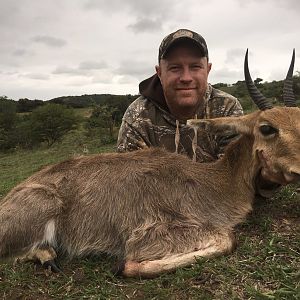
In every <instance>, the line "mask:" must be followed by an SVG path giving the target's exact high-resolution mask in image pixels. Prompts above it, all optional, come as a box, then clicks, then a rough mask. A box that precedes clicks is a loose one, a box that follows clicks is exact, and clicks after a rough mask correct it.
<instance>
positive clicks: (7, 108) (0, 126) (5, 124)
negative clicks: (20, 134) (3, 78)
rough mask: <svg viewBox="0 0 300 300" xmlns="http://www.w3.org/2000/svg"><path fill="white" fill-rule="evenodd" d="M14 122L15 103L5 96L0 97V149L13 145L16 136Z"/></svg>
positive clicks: (15, 117)
mask: <svg viewBox="0 0 300 300" xmlns="http://www.w3.org/2000/svg"><path fill="white" fill-rule="evenodd" d="M16 122H17V114H16V104H15V103H14V101H13V100H10V99H8V98H7V97H5V96H3V97H0V150H8V149H11V148H13V147H15V145H16V136H15V134H14V131H15V127H16Z"/></svg>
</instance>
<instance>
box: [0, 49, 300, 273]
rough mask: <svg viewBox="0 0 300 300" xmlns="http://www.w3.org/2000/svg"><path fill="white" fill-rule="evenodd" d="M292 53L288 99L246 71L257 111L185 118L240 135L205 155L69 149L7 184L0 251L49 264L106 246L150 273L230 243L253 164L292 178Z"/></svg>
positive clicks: (132, 269) (295, 160)
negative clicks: (268, 94) (278, 103)
mask: <svg viewBox="0 0 300 300" xmlns="http://www.w3.org/2000/svg"><path fill="white" fill-rule="evenodd" d="M294 59H295V53H293V58H292V62H291V66H290V68H289V71H288V74H287V78H286V80H285V85H284V93H283V95H284V101H285V104H286V106H287V107H274V108H273V107H272V105H271V103H269V102H268V101H267V99H266V98H264V97H263V95H262V94H260V92H259V91H258V90H257V88H256V87H255V85H254V83H253V81H252V79H251V77H250V74H249V70H248V51H247V53H246V57H245V79H246V83H247V86H248V89H249V92H250V94H251V97H252V98H253V100H254V102H255V103H256V104H257V106H258V107H259V109H260V110H259V111H256V112H253V113H251V114H249V115H245V116H241V117H226V118H219V119H211V120H189V121H188V124H190V125H191V126H192V127H194V128H198V129H199V130H203V129H204V130H207V129H208V130H210V131H211V132H216V133H217V132H226V130H231V131H232V130H234V131H235V132H237V133H239V134H240V137H239V138H238V139H237V140H236V141H234V142H232V143H231V144H230V145H229V146H228V147H227V149H226V152H225V155H224V156H223V157H222V158H221V159H219V160H218V161H216V162H214V163H197V162H193V161H192V160H190V159H189V158H187V157H185V156H183V155H178V154H175V153H169V152H166V151H165V150H163V149H158V148H155V149H154V148H151V149H145V150H139V151H135V152H130V153H123V154H118V153H108V154H101V155H94V156H86V157H78V158H74V159H70V160H68V161H65V162H62V163H59V164H56V165H52V166H48V167H45V168H44V169H42V170H41V171H39V172H37V173H35V174H34V175H32V176H31V177H29V178H28V179H27V180H25V181H24V182H23V183H21V184H19V185H18V186H17V187H15V188H14V189H13V190H12V191H11V192H10V193H9V194H8V195H7V196H6V197H5V198H4V199H3V200H2V202H1V205H0V256H2V257H4V256H12V255H13V256H18V257H19V258H18V260H19V261H21V262H24V261H39V262H41V263H42V264H44V265H50V266H51V267H52V268H53V269H54V270H56V268H57V267H56V265H55V263H54V260H55V258H56V252H57V253H63V254H65V255H66V256H68V257H74V256H85V255H90V254H100V253H108V254H110V255H113V256H116V257H117V258H118V260H120V261H122V262H123V263H122V264H120V267H119V271H120V273H121V274H123V275H124V276H128V277H130V276H136V277H139V276H141V277H146V278H147V277H154V276H157V275H159V274H161V273H163V272H169V271H172V270H174V269H176V268H177V267H181V266H186V265H190V264H192V263H193V262H194V261H195V258H196V257H209V256H214V255H220V254H225V253H229V252H231V251H232V249H233V247H234V236H233V233H232V232H233V228H234V227H235V226H236V225H237V224H239V223H240V222H242V221H243V220H244V218H245V217H246V215H247V214H248V213H249V212H250V211H251V209H252V202H253V199H254V195H255V182H256V178H257V176H258V174H260V171H261V170H262V168H268V169H269V170H271V171H272V172H274V173H280V174H281V175H282V176H283V177H284V178H285V180H286V183H290V182H296V181H298V180H299V179H300V123H299V120H300V109H299V108H298V107H296V101H295V98H294V95H293V92H292V73H293V66H294Z"/></svg>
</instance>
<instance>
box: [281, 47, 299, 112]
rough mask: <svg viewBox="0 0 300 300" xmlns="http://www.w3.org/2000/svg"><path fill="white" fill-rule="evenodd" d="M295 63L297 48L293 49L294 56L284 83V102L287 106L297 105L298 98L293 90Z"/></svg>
mask: <svg viewBox="0 0 300 300" xmlns="http://www.w3.org/2000/svg"><path fill="white" fill-rule="evenodd" d="M294 64H295V49H294V50H293V56H292V60H291V64H290V67H289V70H288V72H287V75H286V78H285V81H284V85H283V102H284V104H285V106H297V105H296V99H295V95H294V92H293V71H294Z"/></svg>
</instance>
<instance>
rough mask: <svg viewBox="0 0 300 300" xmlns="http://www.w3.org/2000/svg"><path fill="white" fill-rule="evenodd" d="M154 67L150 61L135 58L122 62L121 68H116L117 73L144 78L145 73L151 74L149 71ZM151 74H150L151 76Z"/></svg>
mask: <svg viewBox="0 0 300 300" xmlns="http://www.w3.org/2000/svg"><path fill="white" fill-rule="evenodd" d="M150 70H153V74H154V69H153V66H151V65H150V64H149V63H148V62H142V61H139V60H137V59H136V60H135V59H132V60H131V59H129V60H124V61H122V62H121V64H120V66H119V68H117V69H116V73H117V74H118V75H120V76H124V75H128V76H132V77H136V78H138V79H140V80H141V79H144V78H145V77H146V76H147V75H146V76H145V74H149V71H150ZM150 76H151V74H149V77H150Z"/></svg>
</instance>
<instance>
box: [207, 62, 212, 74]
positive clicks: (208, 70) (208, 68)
mask: <svg viewBox="0 0 300 300" xmlns="http://www.w3.org/2000/svg"><path fill="white" fill-rule="evenodd" d="M211 66H212V63H210V62H208V63H207V75H208V74H209V72H210V70H211Z"/></svg>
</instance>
